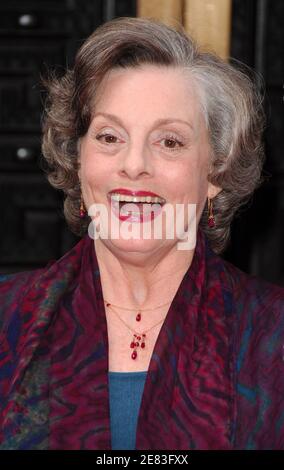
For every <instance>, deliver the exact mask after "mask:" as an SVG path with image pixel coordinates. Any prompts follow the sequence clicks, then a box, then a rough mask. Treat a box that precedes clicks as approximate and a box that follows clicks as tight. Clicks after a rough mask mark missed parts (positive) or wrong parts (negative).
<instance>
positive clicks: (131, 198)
mask: <svg viewBox="0 0 284 470" xmlns="http://www.w3.org/2000/svg"><path fill="white" fill-rule="evenodd" d="M111 199H112V200H113V201H117V202H148V203H153V204H156V203H160V204H163V203H164V202H165V200H164V199H162V198H160V197H151V196H146V197H143V196H125V195H124V194H118V193H112V194H111Z"/></svg>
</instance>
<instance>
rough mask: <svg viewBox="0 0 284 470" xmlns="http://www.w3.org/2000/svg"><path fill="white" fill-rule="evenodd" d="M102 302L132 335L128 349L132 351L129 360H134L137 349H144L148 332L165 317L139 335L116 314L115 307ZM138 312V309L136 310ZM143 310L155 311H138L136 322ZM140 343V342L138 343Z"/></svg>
mask: <svg viewBox="0 0 284 470" xmlns="http://www.w3.org/2000/svg"><path fill="white" fill-rule="evenodd" d="M104 302H105V303H106V306H107V307H109V308H110V309H111V310H112V311H113V312H114V313H115V314H116V315H117V317H118V318H119V320H120V321H121V322H122V323H123V324H124V325H125V326H126V328H128V329H129V330H130V331H131V332H132V333H133V337H132V341H131V343H130V348H131V350H133V352H132V354H131V358H132V359H136V358H137V348H141V349H144V348H145V346H146V343H145V341H146V333H148V331H151V330H153V328H155V326H157V325H159V324H160V323H162V321H164V319H165V318H166V315H165V317H164V318H162V320H160V321H158V322H157V323H155V324H154V325H153V326H151V328H148V329H147V330H144V331H143V333H139V332H137V330H134V329H133V328H131V327H130V326H129V325H128V324H127V323H126V322H125V321H124V320H123V319H122V318H121V316H120V315H119V314H118V313H117V312H116V310H115V309H114V308H113V307H115V305H113V304H111V303H110V302H108V301H106V300H104ZM170 302H171V301H169V302H166V303H164V304H162V305H159V306H158V307H156V309H158V308H160V307H163V306H164V305H167V304H169V303H170ZM118 308H122V309H123V310H132V311H133V310H135V309H131V308H125V307H118ZM136 310H138V309H136ZM143 310H155V309H149V308H148V309H146V308H145V309H139V311H138V314H137V316H136V320H137V321H140V320H141V312H142V311H143ZM140 341H141V342H140Z"/></svg>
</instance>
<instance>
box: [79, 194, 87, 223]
mask: <svg viewBox="0 0 284 470" xmlns="http://www.w3.org/2000/svg"><path fill="white" fill-rule="evenodd" d="M85 215H86V209H85V207H84V201H83V198H82V194H81V203H80V218H81V219H83V218H84V217H85Z"/></svg>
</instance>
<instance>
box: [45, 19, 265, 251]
mask: <svg viewBox="0 0 284 470" xmlns="http://www.w3.org/2000/svg"><path fill="white" fill-rule="evenodd" d="M141 64H156V65H159V66H167V67H168V66H174V67H181V68H182V69H185V70H187V71H189V73H190V75H191V77H192V76H193V77H194V78H195V81H196V83H197V84H198V90H199V97H200V101H201V106H202V110H203V113H204V117H205V122H206V125H207V129H208V134H209V139H210V144H211V149H212V152H211V161H210V171H209V174H208V181H210V182H211V183H212V184H214V185H216V186H219V187H221V188H222V190H221V191H220V192H219V193H218V194H217V196H215V198H214V199H213V201H212V202H213V209H214V217H215V221H216V224H215V227H213V228H209V227H208V223H207V219H208V206H207V205H205V207H204V210H203V213H202V216H201V219H200V225H201V227H202V229H203V231H204V232H205V233H206V235H207V237H208V239H209V242H210V245H211V247H212V249H213V250H214V251H215V252H216V253H220V252H222V251H223V250H224V249H225V247H226V245H227V243H228V241H229V239H230V224H231V221H232V219H233V216H234V214H235V213H236V211H237V209H239V208H240V206H241V205H243V204H245V203H246V202H247V201H248V200H249V198H250V197H251V195H252V193H253V192H254V190H255V189H256V188H257V186H259V184H260V183H261V182H262V180H263V178H262V167H263V162H264V152H263V145H262V132H263V126H264V112H263V107H262V98H261V95H260V93H259V92H258V91H257V87H256V85H255V83H254V80H253V79H252V78H250V77H249V75H248V74H247V73H246V71H245V70H242V68H241V67H240V66H238V67H237V66H236V65H235V66H233V65H232V64H230V63H228V62H226V61H224V60H222V59H221V58H219V57H218V56H216V55H215V54H213V53H209V52H203V51H201V50H200V49H199V48H198V47H197V45H196V43H195V42H194V41H193V39H192V38H190V37H189V36H188V34H187V33H186V31H185V30H184V28H183V27H182V26H181V25H178V26H177V27H175V28H174V27H170V26H167V25H165V24H164V23H162V22H160V21H158V20H156V19H153V18H132V17H119V18H115V19H113V20H111V21H108V22H107V23H104V24H102V25H101V26H99V27H98V28H97V29H96V30H95V31H94V33H93V34H92V35H91V36H90V37H89V38H88V39H87V40H86V41H85V42H84V44H83V45H82V46H81V48H80V49H79V51H78V53H77V55H76V58H75V64H74V68H73V69H72V70H67V71H66V73H65V74H64V75H63V76H62V77H60V78H58V77H56V76H55V75H54V74H53V73H51V75H50V77H49V78H46V79H43V83H44V85H45V87H46V89H47V91H48V95H47V99H46V103H45V113H44V115H43V140H42V154H43V157H44V159H45V160H44V161H45V162H46V163H47V168H46V169H45V171H46V172H47V178H48V181H49V182H50V184H51V185H52V186H53V187H55V188H56V189H61V190H63V192H64V195H65V199H64V215H65V218H66V221H67V224H68V226H69V227H70V229H71V231H72V232H73V233H74V234H76V235H77V236H83V235H84V234H85V233H86V232H87V230H88V225H89V223H90V220H91V219H90V217H89V216H88V217H86V218H85V219H83V220H82V219H81V218H80V217H79V207H80V197H81V187H80V181H79V178H78V169H79V168H78V166H79V158H78V139H79V138H80V137H82V136H84V135H85V134H86V132H87V130H88V127H89V125H90V122H91V118H92V115H93V112H94V109H92V103H94V100H95V97H96V92H97V90H98V88H99V85H100V83H101V82H102V80H103V78H104V77H105V75H106V74H107V72H109V71H110V70H111V69H114V68H117V67H137V66H139V65H141Z"/></svg>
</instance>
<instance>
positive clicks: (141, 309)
mask: <svg viewBox="0 0 284 470" xmlns="http://www.w3.org/2000/svg"><path fill="white" fill-rule="evenodd" d="M105 302H106V303H107V304H110V305H112V306H113V307H116V308H121V310H129V311H130V310H131V311H133V310H139V312H145V311H146V310H156V309H158V308H160V307H164V306H165V305H167V304H169V303H170V302H171V300H169V301H168V302H166V303H164V304H161V305H158V307H154V308H139V307H132V308H125V307H120V305H115V304H113V303H111V302H109V301H108V300H105Z"/></svg>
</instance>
